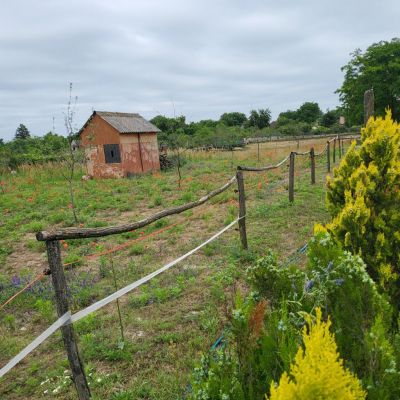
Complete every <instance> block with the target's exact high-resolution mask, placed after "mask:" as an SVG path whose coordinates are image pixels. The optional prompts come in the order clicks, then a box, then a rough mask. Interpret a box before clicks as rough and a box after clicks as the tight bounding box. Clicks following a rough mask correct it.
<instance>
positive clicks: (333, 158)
mask: <svg viewBox="0 0 400 400" xmlns="http://www.w3.org/2000/svg"><path fill="white" fill-rule="evenodd" d="M332 162H333V164H335V162H336V138H335V139H333V152H332Z"/></svg>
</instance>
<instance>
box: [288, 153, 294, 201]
mask: <svg viewBox="0 0 400 400" xmlns="http://www.w3.org/2000/svg"><path fill="white" fill-rule="evenodd" d="M295 157H296V154H295V153H294V152H293V151H292V152H291V153H290V158H289V161H290V162H289V201H290V202H291V203H293V201H294V160H295Z"/></svg>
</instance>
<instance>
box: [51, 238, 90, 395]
mask: <svg viewBox="0 0 400 400" xmlns="http://www.w3.org/2000/svg"><path fill="white" fill-rule="evenodd" d="M46 247H47V258H48V260H49V267H50V271H51V279H52V281H53V287H54V292H55V298H56V304H57V314H58V316H59V317H61V316H62V315H64V314H65V313H66V312H67V311H68V310H69V306H68V299H67V282H66V280H65V275H64V270H63V266H62V263H61V250H60V242H59V241H58V240H55V241H46ZM61 333H62V337H63V341H64V347H65V350H66V351H67V355H68V361H69V365H70V367H71V372H72V380H73V381H74V384H75V388H76V391H77V392H78V398H79V400H88V399H90V397H91V394H90V389H89V385H88V383H87V380H86V376H85V371H84V369H83V365H82V362H81V359H80V357H79V352H78V346H77V344H76V341H75V334H74V327H73V325H72V324H69V325H64V326H62V327H61Z"/></svg>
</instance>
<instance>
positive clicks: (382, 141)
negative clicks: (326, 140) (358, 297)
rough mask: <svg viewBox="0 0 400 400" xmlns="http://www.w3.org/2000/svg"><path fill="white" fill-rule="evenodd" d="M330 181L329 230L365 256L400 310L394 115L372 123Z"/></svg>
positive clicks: (399, 134)
mask: <svg viewBox="0 0 400 400" xmlns="http://www.w3.org/2000/svg"><path fill="white" fill-rule="evenodd" d="M361 138H362V143H361V146H360V148H357V147H356V144H355V142H353V143H352V145H351V146H350V149H349V150H348V152H347V153H346V155H345V157H344V158H343V159H342V161H341V163H340V166H339V167H338V168H337V169H336V170H335V171H334V177H333V178H332V179H328V184H327V185H328V189H327V206H328V210H329V212H330V214H331V216H332V218H333V219H332V222H331V223H329V224H327V226H326V229H327V230H328V231H329V232H331V233H332V235H333V236H334V238H335V239H336V240H337V241H339V242H340V243H341V244H342V245H343V247H344V248H345V249H347V250H349V251H351V252H352V253H353V254H359V255H360V256H361V257H362V258H363V260H364V261H365V263H366V265H367V268H368V272H369V274H370V275H371V276H372V278H373V279H374V280H375V281H377V282H380V284H381V286H382V287H384V288H385V290H387V292H389V293H390V294H391V296H392V297H393V304H395V305H396V306H397V307H398V301H399V299H400V286H399V282H398V276H399V273H400V231H399V226H400V207H399V204H400V191H399V187H400V125H399V124H397V123H396V122H394V121H393V120H392V118H391V114H390V112H388V113H387V115H386V117H385V118H384V119H383V118H376V119H374V118H371V119H370V120H369V121H368V124H367V126H366V128H364V129H362V130H361Z"/></svg>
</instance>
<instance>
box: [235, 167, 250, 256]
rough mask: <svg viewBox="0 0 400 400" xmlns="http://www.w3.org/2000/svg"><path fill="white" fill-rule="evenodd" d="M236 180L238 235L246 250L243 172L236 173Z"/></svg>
mask: <svg viewBox="0 0 400 400" xmlns="http://www.w3.org/2000/svg"><path fill="white" fill-rule="evenodd" d="M236 179H237V184H238V192H239V218H241V219H239V233H240V240H241V242H242V247H243V249H245V250H247V248H248V246H247V233H246V217H245V215H246V196H245V192H244V181H243V171H241V170H240V169H238V170H237V171H236Z"/></svg>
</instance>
